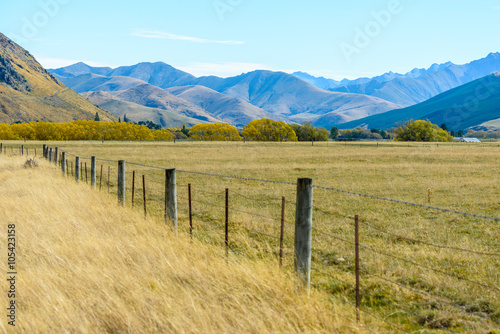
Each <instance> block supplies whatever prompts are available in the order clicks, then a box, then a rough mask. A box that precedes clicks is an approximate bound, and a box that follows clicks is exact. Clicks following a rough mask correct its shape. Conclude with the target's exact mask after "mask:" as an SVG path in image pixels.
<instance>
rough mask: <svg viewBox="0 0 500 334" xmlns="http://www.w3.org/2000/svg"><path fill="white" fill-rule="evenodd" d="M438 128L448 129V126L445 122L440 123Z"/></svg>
mask: <svg viewBox="0 0 500 334" xmlns="http://www.w3.org/2000/svg"><path fill="white" fill-rule="evenodd" d="M440 128H441V129H443V130H444V131H449V130H448V126H446V123H443V124H441V126H440Z"/></svg>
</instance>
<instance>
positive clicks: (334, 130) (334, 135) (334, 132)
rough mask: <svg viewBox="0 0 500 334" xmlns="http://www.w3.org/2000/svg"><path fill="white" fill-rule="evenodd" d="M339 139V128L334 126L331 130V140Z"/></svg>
mask: <svg viewBox="0 0 500 334" xmlns="http://www.w3.org/2000/svg"><path fill="white" fill-rule="evenodd" d="M338 137H339V128H337V127H336V126H332V128H331V130H330V138H332V139H333V140H335V139H337V138H338Z"/></svg>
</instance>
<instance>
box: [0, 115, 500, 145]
mask: <svg viewBox="0 0 500 334" xmlns="http://www.w3.org/2000/svg"><path fill="white" fill-rule="evenodd" d="M96 119H98V116H97V115H96ZM124 119H125V120H126V117H124ZM460 132H461V133H460V134H463V131H460ZM498 133H499V132H495V133H492V134H490V135H488V133H486V132H484V131H477V132H473V131H469V133H468V134H470V135H476V136H477V137H487V136H489V137H490V138H495V137H497V136H499V135H498ZM329 138H331V139H334V140H335V139H346V140H347V139H354V140H363V139H375V140H380V139H393V140H398V141H452V140H453V137H452V133H451V132H450V131H447V128H446V124H442V125H441V126H440V127H439V126H437V125H436V124H432V123H431V122H429V121H423V120H417V121H413V120H411V121H408V122H405V123H404V124H402V125H400V126H399V127H397V128H394V129H391V130H387V131H385V130H380V129H363V128H361V127H358V128H356V129H345V130H339V129H338V128H337V127H335V126H334V127H332V128H331V130H330V131H328V130H327V129H326V128H322V127H318V128H317V127H315V126H314V125H312V124H311V123H310V122H304V123H302V124H287V123H285V122H281V121H275V120H272V119H265V118H264V119H258V120H254V121H252V122H250V123H249V124H248V125H247V126H246V127H245V128H243V129H242V130H238V129H237V128H236V127H234V126H233V125H230V124H228V123H201V124H197V125H194V126H193V127H192V128H190V129H188V128H187V127H186V125H183V126H182V128H170V129H161V126H160V125H158V124H155V123H153V122H151V121H146V122H139V124H135V123H133V122H100V121H73V122H69V123H49V122H30V123H13V124H0V139H3V140H22V139H27V140H145V141H147V140H166V141H168V140H175V139H189V140H194V141H241V140H245V141H274V142H286V141H313V142H314V141H328V139H329Z"/></svg>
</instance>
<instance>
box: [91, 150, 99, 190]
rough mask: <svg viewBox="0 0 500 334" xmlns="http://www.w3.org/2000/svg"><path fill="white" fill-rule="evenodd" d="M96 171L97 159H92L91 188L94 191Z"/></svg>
mask: <svg viewBox="0 0 500 334" xmlns="http://www.w3.org/2000/svg"><path fill="white" fill-rule="evenodd" d="M96 169H97V163H96V158H95V157H91V158H90V186H91V187H92V189H94V190H95V189H96Z"/></svg>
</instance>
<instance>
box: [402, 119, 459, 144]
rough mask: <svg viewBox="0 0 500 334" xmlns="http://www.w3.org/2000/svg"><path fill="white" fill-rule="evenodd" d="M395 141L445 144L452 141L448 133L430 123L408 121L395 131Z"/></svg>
mask: <svg viewBox="0 0 500 334" xmlns="http://www.w3.org/2000/svg"><path fill="white" fill-rule="evenodd" d="M396 140H398V141H426V142H447V141H453V137H452V136H450V134H449V133H448V131H445V130H443V129H441V128H440V127H438V126H437V125H436V124H432V123H431V122H430V121H423V120H417V121H413V120H411V121H408V122H406V123H405V124H403V125H402V126H400V127H398V128H397V129H396Z"/></svg>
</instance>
